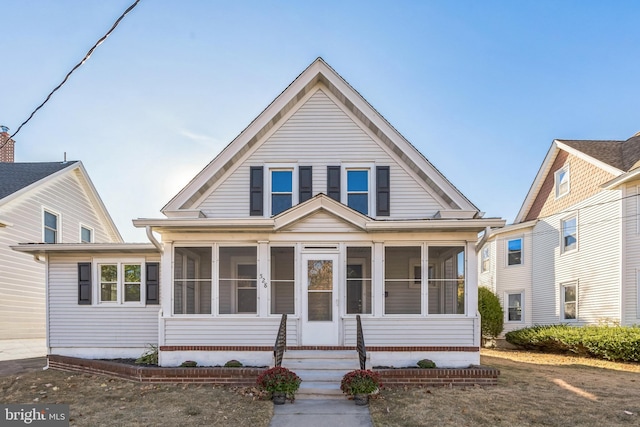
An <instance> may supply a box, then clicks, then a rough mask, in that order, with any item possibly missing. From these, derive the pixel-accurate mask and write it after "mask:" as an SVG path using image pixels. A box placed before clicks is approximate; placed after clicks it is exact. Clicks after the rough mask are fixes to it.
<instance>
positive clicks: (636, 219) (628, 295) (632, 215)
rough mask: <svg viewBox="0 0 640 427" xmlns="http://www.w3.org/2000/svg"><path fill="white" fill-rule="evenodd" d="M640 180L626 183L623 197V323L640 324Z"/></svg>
mask: <svg viewBox="0 0 640 427" xmlns="http://www.w3.org/2000/svg"><path fill="white" fill-rule="evenodd" d="M638 186H640V181H636V182H632V183H629V184H627V185H626V188H625V192H624V196H625V198H624V199H623V205H622V206H623V208H622V209H623V210H622V212H623V215H622V216H623V219H624V221H622V233H623V236H622V241H623V245H624V246H623V250H622V256H623V264H622V268H623V270H622V310H623V317H622V323H623V324H624V325H633V324H640V307H639V306H638V303H639V301H638V273H639V272H640V215H639V214H640V212H639V211H638V206H639V203H640V192H639V191H638V190H639V188H638Z"/></svg>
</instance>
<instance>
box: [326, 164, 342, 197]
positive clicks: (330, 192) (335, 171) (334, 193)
mask: <svg viewBox="0 0 640 427" xmlns="http://www.w3.org/2000/svg"><path fill="white" fill-rule="evenodd" d="M327 196H329V197H331V198H332V199H333V200H336V201H338V202H339V201H340V166H327Z"/></svg>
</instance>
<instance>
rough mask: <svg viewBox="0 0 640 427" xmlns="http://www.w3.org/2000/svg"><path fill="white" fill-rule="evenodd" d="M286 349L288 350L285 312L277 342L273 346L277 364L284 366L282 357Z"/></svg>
mask: <svg viewBox="0 0 640 427" xmlns="http://www.w3.org/2000/svg"><path fill="white" fill-rule="evenodd" d="M285 351H287V315H286V314H283V315H282V320H281V321H280V327H279V328H278V335H277V336H276V344H275V345H274V346H273V357H274V358H275V366H282V357H283V356H284V352H285Z"/></svg>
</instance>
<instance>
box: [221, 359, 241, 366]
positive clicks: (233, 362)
mask: <svg viewBox="0 0 640 427" xmlns="http://www.w3.org/2000/svg"><path fill="white" fill-rule="evenodd" d="M224 367H225V368H241V367H242V362H239V361H237V360H235V359H233V360H229V361H228V362H227V363H225V364H224Z"/></svg>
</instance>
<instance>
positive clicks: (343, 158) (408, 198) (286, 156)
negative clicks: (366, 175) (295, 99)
mask: <svg viewBox="0 0 640 427" xmlns="http://www.w3.org/2000/svg"><path fill="white" fill-rule="evenodd" d="M286 162H292V163H297V164H298V165H301V166H312V167H313V194H314V195H315V194H318V193H326V192H327V177H326V174H327V166H328V165H334V166H337V165H340V164H341V163H372V164H373V163H374V162H375V164H376V165H378V166H390V173H391V177H390V179H391V215H392V216H391V217H390V218H391V219H395V218H398V219H399V218H426V217H431V216H432V215H433V214H435V213H436V212H437V211H439V210H440V209H441V208H442V207H441V206H440V204H439V202H437V201H436V200H435V199H434V198H433V197H432V196H431V195H430V194H429V193H428V192H427V191H426V190H425V189H424V188H423V187H422V186H421V185H420V184H419V183H418V181H416V179H415V178H414V177H413V176H412V175H410V174H409V173H407V172H406V171H405V170H404V169H402V167H401V166H400V164H399V163H397V162H396V161H395V160H394V159H393V158H391V157H390V155H389V154H388V153H387V152H386V151H385V150H383V149H382V147H381V145H380V144H379V143H378V142H377V141H375V140H374V139H372V138H371V137H370V136H369V135H368V134H367V133H366V132H365V131H364V130H363V129H362V128H361V127H360V126H359V125H358V124H357V123H356V122H354V120H352V119H351V117H350V116H349V115H348V114H347V113H345V112H344V111H343V110H342V109H340V108H339V107H338V105H336V104H335V103H334V101H333V100H332V99H331V98H330V97H329V96H327V94H326V93H325V92H323V91H322V90H318V91H316V92H315V93H314V94H313V95H312V96H311V97H310V98H309V99H308V100H307V101H306V102H305V103H304V104H303V105H301V106H300V107H299V109H298V110H297V111H296V112H295V113H294V114H293V115H292V116H291V117H289V119H288V120H286V122H285V123H283V124H282V126H281V127H280V128H279V129H277V130H276V131H275V132H274V133H273V134H272V135H271V136H269V137H268V139H267V140H266V141H265V142H264V143H263V144H262V145H261V146H260V147H259V148H258V149H257V150H256V151H255V152H254V153H252V155H251V156H250V157H249V158H248V159H247V160H246V161H245V162H244V164H242V165H240V166H239V167H238V169H236V170H235V171H233V174H232V175H230V176H228V178H227V179H226V180H225V181H224V182H223V183H221V184H220V185H219V186H218V187H217V188H216V189H215V190H214V191H213V192H212V193H211V194H210V195H209V196H208V197H207V199H206V200H204V201H203V203H202V204H201V205H200V206H199V207H198V209H200V210H201V211H202V212H204V214H205V215H206V216H207V217H213V218H231V217H234V218H235V217H247V216H249V194H248V190H249V166H261V165H263V164H265V163H286ZM374 190H375V188H373V189H372V191H374Z"/></svg>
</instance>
